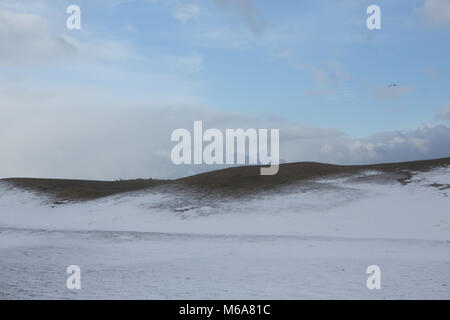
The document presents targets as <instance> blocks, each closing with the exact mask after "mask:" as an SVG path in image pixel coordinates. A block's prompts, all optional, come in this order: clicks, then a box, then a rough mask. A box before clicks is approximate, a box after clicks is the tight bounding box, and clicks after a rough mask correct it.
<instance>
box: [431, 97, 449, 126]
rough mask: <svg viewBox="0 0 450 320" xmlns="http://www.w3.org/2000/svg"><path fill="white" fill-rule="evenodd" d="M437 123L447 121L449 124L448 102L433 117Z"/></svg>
mask: <svg viewBox="0 0 450 320" xmlns="http://www.w3.org/2000/svg"><path fill="white" fill-rule="evenodd" d="M434 119H435V120H437V121H449V122H450V101H449V102H447V103H446V104H444V106H443V107H442V108H441V109H440V110H439V111H438V113H437V114H436V115H435V117H434Z"/></svg>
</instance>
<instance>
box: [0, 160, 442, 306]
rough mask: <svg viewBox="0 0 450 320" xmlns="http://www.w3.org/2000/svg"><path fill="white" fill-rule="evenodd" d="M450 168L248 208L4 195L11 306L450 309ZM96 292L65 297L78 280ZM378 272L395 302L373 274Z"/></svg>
mask: <svg viewBox="0 0 450 320" xmlns="http://www.w3.org/2000/svg"><path fill="white" fill-rule="evenodd" d="M449 185H450V168H445V167H443V168H438V169H434V170H431V171H429V172H413V174H412V175H411V177H410V179H408V181H406V182H405V183H403V184H401V183H399V182H398V181H397V180H396V179H393V178H392V177H389V176H387V175H386V173H383V172H379V171H375V170H370V171H363V172H360V173H358V174H353V175H345V176H342V175H339V176H328V177H321V178H316V179H310V180H307V181H301V182H298V183H296V184H290V185H288V186H286V187H283V188H279V189H276V190H272V191H270V190H269V191H268V190H266V191H264V192H262V191H261V192H257V193H253V194H250V195H246V196H242V197H218V196H215V197H212V196H210V195H204V196H203V195H202V194H201V193H199V191H195V192H194V191H192V190H190V191H185V192H184V191H180V190H177V191H173V192H171V191H170V189H158V188H156V189H149V190H142V191H136V192H131V193H127V194H119V195H114V196H110V197H105V198H101V199H97V200H90V201H79V202H67V203H65V202H57V203H54V201H53V200H51V199H50V198H48V197H46V196H44V195H42V194H38V193H33V192H30V191H24V190H22V189H20V188H17V187H16V186H14V185H13V184H11V183H7V182H1V183H0V257H1V259H0V268H1V270H3V271H2V272H1V274H0V284H1V285H0V298H186V299H191V298H192V299H193V298H288V299H289V298H367V299H372V298H377V299H378V298H425V299H428V298H447V299H448V298H450V198H449V197H448V192H450V189H448V186H449ZM70 264H77V265H80V267H81V268H82V270H83V272H84V273H83V274H84V275H85V276H84V278H83V289H82V290H80V291H71V290H68V289H66V288H65V277H66V275H65V268H66V267H67V265H70ZM373 264H376V265H379V266H380V268H381V270H382V274H383V277H382V279H383V287H382V290H375V291H372V290H368V289H367V287H366V285H365V283H366V282H365V281H366V278H367V274H366V273H365V270H366V268H367V266H369V265H373Z"/></svg>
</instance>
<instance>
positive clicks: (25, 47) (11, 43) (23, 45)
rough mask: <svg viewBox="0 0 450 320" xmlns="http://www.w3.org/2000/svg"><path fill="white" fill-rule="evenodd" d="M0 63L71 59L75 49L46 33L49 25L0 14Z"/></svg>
mask: <svg viewBox="0 0 450 320" xmlns="http://www.w3.org/2000/svg"><path fill="white" fill-rule="evenodd" d="M0 21H1V23H0V61H1V62H2V63H29V62H30V61H31V60H32V61H34V62H36V61H39V62H42V61H54V59H59V58H62V57H71V56H72V55H73V54H75V51H76V48H75V47H74V46H73V45H72V44H70V43H68V42H67V41H66V40H65V39H64V38H62V37H57V36H54V35H52V34H51V33H50V25H49V23H48V22H47V21H46V20H45V19H44V18H42V17H40V16H39V15H36V14H30V13H16V12H9V11H4V10H0Z"/></svg>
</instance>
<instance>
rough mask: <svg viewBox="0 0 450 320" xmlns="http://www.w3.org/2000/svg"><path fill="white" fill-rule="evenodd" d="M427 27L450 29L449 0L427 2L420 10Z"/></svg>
mask: <svg viewBox="0 0 450 320" xmlns="http://www.w3.org/2000/svg"><path fill="white" fill-rule="evenodd" d="M418 11H419V15H420V16H421V17H422V18H423V21H424V23H426V26H427V27H449V26H450V1H448V0H425V2H424V5H423V7H422V8H420V9H419V10H418Z"/></svg>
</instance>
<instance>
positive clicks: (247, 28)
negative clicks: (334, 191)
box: [0, 0, 450, 180]
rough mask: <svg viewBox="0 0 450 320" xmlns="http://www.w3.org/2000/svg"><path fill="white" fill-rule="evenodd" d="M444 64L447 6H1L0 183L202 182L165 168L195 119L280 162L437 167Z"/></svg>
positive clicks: (444, 120) (185, 169)
mask: <svg viewBox="0 0 450 320" xmlns="http://www.w3.org/2000/svg"><path fill="white" fill-rule="evenodd" d="M72 4H75V5H78V6H79V7H80V8H81V29H80V30H69V29H68V28H67V27H66V20H67V18H68V17H69V14H67V13H66V9H67V7H68V6H69V5H72ZM372 4H375V5H378V6H379V7H380V9H381V29H380V30H368V28H367V26H366V20H367V18H368V16H369V15H368V14H367V13H366V9H367V7H368V6H369V5H372ZM449 54H450V0H389V1H382V0H371V1H364V0H334V1H331V0H326V1H312V0H310V1H294V0H283V1H268V0H267V1H262V0H260V1H256V0H197V1H195V0H185V1H184V0H70V1H66V0H34V1H27V0H1V1H0V112H1V115H0V150H1V151H0V177H11V176H33V177H55V178H83V179H108V180H109V179H120V178H122V179H125V178H140V177H142V178H147V177H154V178H173V177H181V176H186V175H189V174H194V173H197V172H201V171H205V170H212V169H215V168H214V167H211V166H187V165H184V166H183V165H182V166H175V165H173V164H172V163H171V160H170V150H171V149H172V147H173V146H174V143H173V142H171V141H170V134H171V132H172V131H173V130H174V129H176V128H187V129H190V130H192V126H193V121H194V120H202V121H203V123H204V127H209V128H222V129H225V128H278V129H280V154H281V158H282V161H283V162H294V161H320V162H331V163H338V164H362V163H375V162H391V161H407V160H417V159H429V158H435V157H444V156H450V129H449V127H448V126H449V125H450V72H449V71H450V59H449V58H448V56H449ZM392 84H396V86H392Z"/></svg>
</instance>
